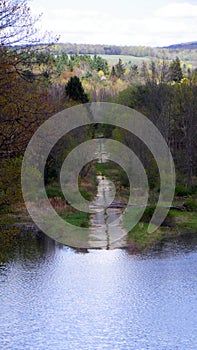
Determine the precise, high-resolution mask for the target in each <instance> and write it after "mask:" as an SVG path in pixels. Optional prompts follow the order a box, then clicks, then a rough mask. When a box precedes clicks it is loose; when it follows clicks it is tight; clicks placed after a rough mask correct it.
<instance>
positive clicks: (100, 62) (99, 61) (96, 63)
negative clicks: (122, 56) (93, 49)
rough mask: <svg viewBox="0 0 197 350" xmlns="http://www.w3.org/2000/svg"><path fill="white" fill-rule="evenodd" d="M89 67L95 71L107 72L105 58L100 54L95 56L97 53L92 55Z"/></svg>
mask: <svg viewBox="0 0 197 350" xmlns="http://www.w3.org/2000/svg"><path fill="white" fill-rule="evenodd" d="M91 68H92V69H95V70H96V71H97V72H99V71H100V70H101V71H103V72H104V73H105V74H108V72H109V67H108V63H107V60H105V59H104V58H102V57H101V56H97V55H94V57H93V59H92V61H91Z"/></svg>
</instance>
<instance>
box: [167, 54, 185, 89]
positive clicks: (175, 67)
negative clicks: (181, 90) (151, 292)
mask: <svg viewBox="0 0 197 350" xmlns="http://www.w3.org/2000/svg"><path fill="white" fill-rule="evenodd" d="M170 78H171V80H173V81H175V82H176V83H180V81H181V80H182V79H183V72H182V69H181V62H180V59H179V58H178V57H177V58H176V59H175V60H173V61H172V63H171V65H170Z"/></svg>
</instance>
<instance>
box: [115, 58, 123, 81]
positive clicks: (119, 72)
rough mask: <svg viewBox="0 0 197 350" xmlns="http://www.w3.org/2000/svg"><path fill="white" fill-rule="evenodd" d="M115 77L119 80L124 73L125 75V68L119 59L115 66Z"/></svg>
mask: <svg viewBox="0 0 197 350" xmlns="http://www.w3.org/2000/svg"><path fill="white" fill-rule="evenodd" d="M115 67H116V75H117V77H118V78H121V77H122V76H123V75H124V73H125V66H124V64H123V63H122V60H121V58H119V61H118V63H117V64H116V66H115Z"/></svg>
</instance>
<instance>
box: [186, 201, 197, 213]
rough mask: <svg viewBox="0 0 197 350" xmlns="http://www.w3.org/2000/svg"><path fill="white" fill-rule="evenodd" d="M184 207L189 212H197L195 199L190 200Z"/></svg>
mask: <svg viewBox="0 0 197 350" xmlns="http://www.w3.org/2000/svg"><path fill="white" fill-rule="evenodd" d="M183 206H184V207H185V208H186V210H187V211H197V203H196V201H195V200H194V199H192V198H190V199H188V200H187V201H186V202H185V203H184V204H183Z"/></svg>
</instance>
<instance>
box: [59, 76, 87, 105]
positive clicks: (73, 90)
mask: <svg viewBox="0 0 197 350" xmlns="http://www.w3.org/2000/svg"><path fill="white" fill-rule="evenodd" d="M65 91H66V94H67V96H68V97H69V98H71V99H72V100H73V101H78V102H81V103H86V102H88V101H89V99H88V95H87V94H86V93H85V92H84V88H83V86H82V84H81V81H80V79H79V78H78V77H77V76H74V77H71V78H70V80H69V81H68V83H67V84H66V86H65Z"/></svg>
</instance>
